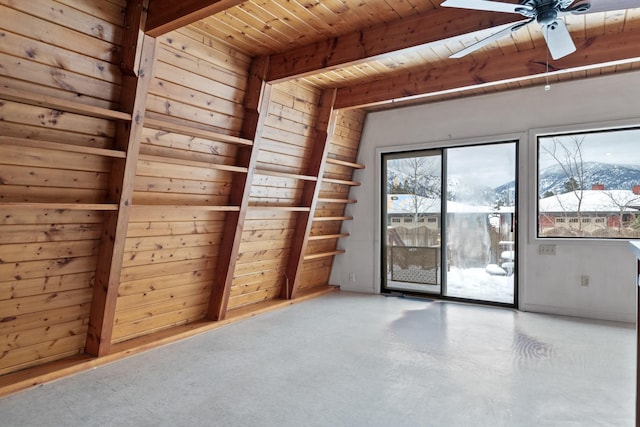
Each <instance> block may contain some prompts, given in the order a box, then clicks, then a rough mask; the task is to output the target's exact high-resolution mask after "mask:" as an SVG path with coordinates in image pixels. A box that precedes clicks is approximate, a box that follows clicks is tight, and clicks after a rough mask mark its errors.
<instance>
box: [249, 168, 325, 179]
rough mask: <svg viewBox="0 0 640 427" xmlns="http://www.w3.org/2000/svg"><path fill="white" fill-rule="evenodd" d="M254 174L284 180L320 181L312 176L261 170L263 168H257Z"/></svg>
mask: <svg viewBox="0 0 640 427" xmlns="http://www.w3.org/2000/svg"><path fill="white" fill-rule="evenodd" d="M254 173H255V174H257V175H268V176H279V177H282V178H292V179H301V180H304V181H317V180H318V178H317V177H315V176H311V175H300V174H295V173H289V172H281V171H274V170H269V169H261V168H256V169H255V170H254Z"/></svg>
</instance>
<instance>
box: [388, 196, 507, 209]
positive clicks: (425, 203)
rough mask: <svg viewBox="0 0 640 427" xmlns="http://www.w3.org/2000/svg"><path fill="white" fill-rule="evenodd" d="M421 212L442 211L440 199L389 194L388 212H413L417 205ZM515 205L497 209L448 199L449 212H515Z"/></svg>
mask: <svg viewBox="0 0 640 427" xmlns="http://www.w3.org/2000/svg"><path fill="white" fill-rule="evenodd" d="M416 205H417V207H418V212H419V213H432V214H439V213H440V199H432V198H429V197H422V196H414V195H412V194H390V195H388V196H387V213H390V214H413V213H415V207H416ZM513 209H514V208H513V206H503V207H501V208H500V209H499V210H496V209H494V208H492V207H490V206H475V205H468V204H466V203H459V202H452V201H447V212H448V213H494V212H513Z"/></svg>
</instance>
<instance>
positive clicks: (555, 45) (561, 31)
mask: <svg viewBox="0 0 640 427" xmlns="http://www.w3.org/2000/svg"><path fill="white" fill-rule="evenodd" d="M542 34H544V38H545V40H546V41H547V46H548V47H549V52H551V57H552V58H553V59H560V58H562V57H563V56H567V55H569V54H570V53H573V52H575V51H576V45H575V44H573V40H572V39H571V34H569V30H567V26H566V25H565V23H564V21H563V20H562V19H558V20H556V21H554V22H553V23H552V24H548V25H545V26H543V27H542Z"/></svg>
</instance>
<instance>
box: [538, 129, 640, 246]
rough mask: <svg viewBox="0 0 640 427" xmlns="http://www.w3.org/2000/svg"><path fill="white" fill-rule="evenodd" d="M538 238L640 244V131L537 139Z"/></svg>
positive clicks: (575, 134) (626, 130) (587, 133)
mask: <svg viewBox="0 0 640 427" xmlns="http://www.w3.org/2000/svg"><path fill="white" fill-rule="evenodd" d="M537 217H538V237H553V238H557V237H587V238H608V239H611V238H623V239H637V238H640V129H616V130H608V131H598V132H584V133H573V134H564V135H545V136H541V137H538V215H537Z"/></svg>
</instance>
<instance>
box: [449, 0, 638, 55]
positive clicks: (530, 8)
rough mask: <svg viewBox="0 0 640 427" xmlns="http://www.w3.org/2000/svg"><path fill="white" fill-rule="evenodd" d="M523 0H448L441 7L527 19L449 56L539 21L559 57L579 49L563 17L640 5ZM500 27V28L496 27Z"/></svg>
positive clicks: (631, 1) (611, 0) (618, 0)
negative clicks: (510, 0)
mask: <svg viewBox="0 0 640 427" xmlns="http://www.w3.org/2000/svg"><path fill="white" fill-rule="evenodd" d="M573 3H574V0H520V3H519V4H515V3H504V2H499V1H490V0H446V1H445V2H443V3H442V4H441V6H446V7H458V8H462V9H473V10H485V11H491V12H507V13H517V14H520V15H522V16H524V17H525V18H526V19H524V20H522V21H518V22H514V23H513V24H510V25H509V26H508V27H507V28H504V29H502V30H500V31H498V32H496V33H494V34H492V35H490V36H489V37H487V38H484V39H482V40H480V41H479V42H477V43H474V44H472V45H470V46H467V47H466V48H464V49H462V50H460V51H458V52H456V53H454V54H453V55H451V56H450V58H461V57H463V56H465V55H467V54H469V53H471V52H473V51H476V50H478V49H480V48H481V47H483V46H486V45H488V44H489V43H492V42H494V41H495V40H498V39H500V38H502V37H504V36H506V35H508V34H511V33H512V32H514V31H517V30H519V29H520V28H523V27H525V26H526V25H528V24H530V23H532V22H533V21H537V22H538V24H540V27H541V28H542V34H543V35H544V38H545V40H546V42H547V46H548V48H549V52H550V53H551V57H552V58H553V59H559V58H562V57H564V56H567V55H569V54H570V53H573V52H575V51H576V46H575V44H574V43H573V40H572V39H571V34H569V30H567V26H566V25H565V23H564V20H563V19H562V18H563V16H565V15H568V14H584V13H593V12H606V11H612V10H620V9H631V8H635V7H640V0H587V1H581V0H579V1H578V2H577V3H576V4H573ZM496 28H497V27H496Z"/></svg>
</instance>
